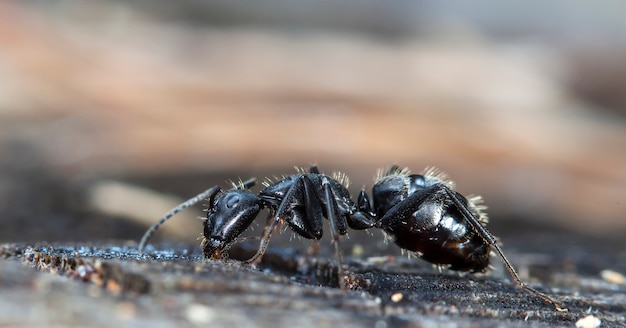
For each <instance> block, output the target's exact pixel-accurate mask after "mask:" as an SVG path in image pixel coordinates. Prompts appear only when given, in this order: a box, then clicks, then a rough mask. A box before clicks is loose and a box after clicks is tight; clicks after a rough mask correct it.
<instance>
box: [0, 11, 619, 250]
mask: <svg viewBox="0 0 626 328" xmlns="http://www.w3.org/2000/svg"><path fill="white" fill-rule="evenodd" d="M624 7H625V6H624V5H623V4H621V3H620V2H614V1H606V0H605V1H595V2H585V1H568V2H567V3H551V4H546V3H544V2H542V1H513V2H512V3H507V4H506V5H504V4H500V3H498V2H496V1H477V2H472V3H471V4H469V3H465V2H463V1H452V2H447V3H446V4H440V3H427V2H418V3H412V2H406V1H386V2H384V4H383V3H381V2H376V1H365V2H363V1H358V2H357V1H342V2H341V5H331V2H309V1H281V0H272V1H264V2H262V3H261V2H252V3H248V4H243V3H240V2H232V3H231V1H208V2H203V1H192V0H186V1H185V0H184V1H177V2H171V1H150V2H148V1H135V2H128V3H127V2H124V1H94V2H74V1H39V2H37V1H31V2H23V1H3V2H1V3H0V240H1V241H43V240H45V241H85V240H94V239H95V240H104V239H107V240H108V239H131V240H138V239H139V238H140V236H141V234H142V232H143V231H144V229H145V228H146V227H147V226H148V225H149V224H151V223H152V222H155V221H156V220H157V219H158V218H159V217H160V215H161V214H163V213H164V212H165V211H167V210H168V209H169V208H171V207H172V206H174V205H176V203H177V202H178V201H179V200H180V199H172V198H167V197H166V198H164V196H162V195H163V194H167V195H176V196H178V197H181V199H182V198H184V197H190V196H192V195H194V194H195V193H198V192H200V191H202V190H204V189H205V188H208V187H210V186H211V185H214V184H221V185H226V184H225V182H226V181H227V180H228V179H233V180H237V179H239V178H242V179H246V178H248V177H251V176H256V177H258V178H262V177H263V176H267V175H273V174H276V175H281V174H289V173H292V172H294V170H293V168H292V166H293V165H297V166H308V165H310V164H311V163H317V164H318V165H319V167H320V169H321V170H322V171H324V172H326V173H330V172H332V171H342V172H345V173H347V174H348V175H349V176H350V178H351V181H352V187H351V190H352V192H353V193H356V192H358V191H359V190H360V188H362V187H365V188H367V189H369V188H371V185H372V178H373V176H374V174H375V173H376V170H377V169H378V168H381V167H385V166H388V165H389V164H394V163H395V164H398V165H401V166H408V167H410V168H411V169H412V170H413V171H414V172H419V171H421V170H422V169H423V168H424V167H426V166H432V165H434V166H437V167H439V168H441V169H443V170H444V171H446V172H447V173H449V175H450V176H451V177H452V178H453V179H454V180H455V181H456V182H457V186H458V189H459V190H460V191H461V192H462V193H465V194H481V195H483V196H484V197H485V200H486V203H487V205H488V206H489V208H490V211H489V212H490V217H491V221H492V222H491V225H490V227H491V229H492V231H494V232H495V233H496V234H504V235H506V234H515V233H517V232H518V231H519V229H523V228H528V229H530V230H533V231H537V232H539V233H540V232H545V231H555V230H556V231H569V232H572V233H575V234H581V235H590V236H595V237H600V238H614V239H617V240H621V235H623V234H624V233H625V232H626V215H625V214H626V10H625V9H626V8H624ZM258 189H259V187H256V189H255V190H258ZM200 209H201V206H197V210H198V213H199V210H200ZM194 215H201V214H197V213H189V214H187V216H191V217H193V216H194ZM261 218H262V217H261ZM199 225H200V224H199V222H198V221H194V220H186V219H178V220H175V221H172V222H170V223H168V224H166V226H165V229H164V232H163V233H162V234H161V236H160V237H161V238H172V239H183V240H188V241H191V242H194V243H195V238H196V237H197V236H198V235H199V233H200V228H199ZM168 231H169V232H168ZM257 231H258V230H257ZM164 236H165V237H164Z"/></svg>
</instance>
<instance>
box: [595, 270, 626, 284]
mask: <svg viewBox="0 0 626 328" xmlns="http://www.w3.org/2000/svg"><path fill="white" fill-rule="evenodd" d="M600 277H602V279H604V280H605V281H606V282H609V283H612V284H618V285H623V284H626V278H625V277H624V275H623V274H621V273H619V272H617V271H613V270H602V271H601V272H600Z"/></svg>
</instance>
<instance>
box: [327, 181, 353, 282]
mask: <svg viewBox="0 0 626 328" xmlns="http://www.w3.org/2000/svg"><path fill="white" fill-rule="evenodd" d="M322 185H323V186H324V195H325V197H326V215H327V216H328V221H330V234H331V238H332V243H333V244H334V245H335V256H336V257H337V275H338V276H339V277H338V278H339V288H341V289H342V290H344V291H345V290H346V289H347V286H346V281H345V279H344V271H343V260H342V256H341V247H340V246H339V235H340V234H341V225H343V226H344V229H345V226H346V224H347V223H346V222H345V218H338V217H337V213H338V212H339V208H338V207H337V201H336V199H335V195H334V194H333V191H332V189H331V188H330V184H329V183H328V180H326V179H324V180H323V182H322ZM342 220H343V222H341V221H342ZM344 233H345V232H344Z"/></svg>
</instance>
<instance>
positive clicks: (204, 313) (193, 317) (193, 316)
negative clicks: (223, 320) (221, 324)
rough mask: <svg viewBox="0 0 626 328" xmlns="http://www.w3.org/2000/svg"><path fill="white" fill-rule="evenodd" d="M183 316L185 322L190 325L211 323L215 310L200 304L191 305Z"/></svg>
mask: <svg viewBox="0 0 626 328" xmlns="http://www.w3.org/2000/svg"><path fill="white" fill-rule="evenodd" d="M185 315H186V317H187V320H189V321H190V322H192V323H195V324H204V323H209V322H211V321H212V320H213V318H215V310H213V309H211V308H209V307H207V306H205V305H202V304H191V305H189V306H188V307H187V310H186V311H185Z"/></svg>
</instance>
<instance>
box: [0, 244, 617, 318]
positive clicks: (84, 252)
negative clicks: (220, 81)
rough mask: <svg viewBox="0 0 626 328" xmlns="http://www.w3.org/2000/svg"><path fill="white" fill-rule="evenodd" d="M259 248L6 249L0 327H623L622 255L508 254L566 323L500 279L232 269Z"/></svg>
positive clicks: (289, 259) (388, 264) (273, 256)
mask: <svg viewBox="0 0 626 328" xmlns="http://www.w3.org/2000/svg"><path fill="white" fill-rule="evenodd" d="M572 242H574V241H572ZM561 244H563V243H561ZM253 246H254V244H247V243H244V244H242V245H236V246H234V247H233V248H232V249H231V250H230V251H229V254H230V256H231V259H229V260H212V261H207V260H205V259H203V258H202V256H201V254H200V253H199V251H198V250H194V251H191V250H190V249H188V248H186V247H185V246H184V245H157V247H148V250H147V251H148V253H147V254H139V253H138V252H137V250H136V245H135V244H134V243H130V244H121V243H110V244H52V245H45V244H33V245H25V244H5V245H2V248H1V253H0V254H1V255H2V258H3V260H2V261H0V271H1V273H0V286H1V287H0V288H2V292H3V295H7V296H9V297H3V298H2V301H0V302H1V303H2V306H0V309H1V310H0V312H1V313H0V314H1V316H0V317H1V318H2V319H0V323H2V324H8V325H13V324H27V325H54V324H67V325H78V326H83V325H96V326H97V325H102V326H104V325H111V324H117V323H119V324H128V325H132V324H156V325H157V326H162V325H177V326H181V325H182V326H184V325H212V324H218V325H226V324H236V325H238V326H275V325H279V326H287V325H291V324H298V325H300V326H305V327H308V326H311V327H313V326H315V327H320V326H337V325H342V326H346V327H357V326H372V325H374V324H377V323H378V324H382V323H383V322H384V323H386V324H387V325H388V326H401V327H404V326H406V327H423V326H428V325H441V324H445V325H450V326H451V327H470V326H484V327H517V326H520V327H526V326H528V325H531V326H533V327H548V326H550V327H554V326H557V327H559V326H563V327H572V326H574V325H575V322H577V321H578V320H579V319H581V318H583V317H585V316H587V315H589V314H591V315H593V316H594V317H595V318H598V319H600V320H601V322H602V326H604V327H615V326H620V325H623V324H624V313H626V305H625V304H626V285H624V282H623V281H622V280H623V276H620V275H619V274H618V273H617V272H614V271H606V270H605V271H602V270H603V269H606V268H609V267H610V268H614V269H617V270H621V271H622V272H623V270H624V268H623V264H619V265H622V267H621V268H615V267H614V265H615V263H616V261H618V260H620V256H622V257H623V254H622V255H616V256H609V255H608V254H595V255H594V256H593V257H590V256H586V255H591V254H590V253H589V254H583V253H581V252H580V251H579V252H576V253H570V254H568V253H567V252H568V248H567V247H561V248H554V249H552V251H551V252H553V254H550V253H549V254H542V256H540V257H539V256H536V254H535V255H533V254H532V253H510V254H509V255H510V256H511V258H512V260H513V261H514V262H517V263H521V262H524V263H526V264H524V265H523V266H519V269H520V271H521V272H524V273H530V275H531V279H530V282H531V284H532V285H533V287H536V288H537V289H540V290H543V291H546V292H548V293H550V294H551V295H553V296H555V297H556V298H558V299H559V300H561V301H562V302H563V306H564V307H567V308H568V309H569V312H567V313H562V312H557V311H555V310H554V308H553V307H552V306H550V305H549V304H546V303H544V302H543V301H541V300H539V299H537V298H535V297H533V296H532V295H530V294H528V293H525V292H523V291H521V290H520V289H519V288H516V286H515V285H513V284H512V283H511V282H510V281H509V279H508V277H507V276H506V275H505V273H501V272H498V270H496V272H492V273H491V274H489V275H482V276H478V275H470V274H468V275H463V276H461V275H458V274H455V273H452V272H448V271H445V270H444V271H443V272H438V271H437V270H434V269H432V268H431V267H429V266H428V265H425V264H424V263H423V262H421V261H419V260H416V259H407V258H405V257H391V256H389V257H370V258H350V257H347V261H346V262H347V263H346V278H347V279H346V280H347V282H348V285H349V290H348V291H345V292H344V291H342V290H340V289H339V288H338V287H337V286H338V282H337V277H336V273H337V267H336V266H335V264H334V263H335V262H334V260H333V259H332V257H330V258H328V257H325V256H323V255H319V256H311V255H305V254H301V253H300V252H297V251H294V249H293V248H278V247H270V249H269V251H268V253H267V254H266V256H265V257H264V259H263V262H262V263H260V264H259V265H258V267H256V268H252V267H248V266H244V265H242V264H241V263H240V262H239V261H237V260H235V258H245V257H248V256H250V255H251V254H252V253H253V252H254V247H253ZM590 252H591V251H590ZM537 258H539V259H538V260H537ZM591 258H593V260H590V259H591ZM546 259H549V260H546ZM621 260H622V262H621V263H624V262H623V259H621ZM20 262H21V264H20ZM611 265H613V267H611ZM494 266H496V267H497V262H495V261H494ZM37 271H39V272H37ZM600 272H601V273H600ZM620 277H621V279H622V280H620ZM31 311H37V313H38V315H37V316H30V315H29V313H31ZM68 313H74V314H75V315H71V316H70V315H67V314H68Z"/></svg>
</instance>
